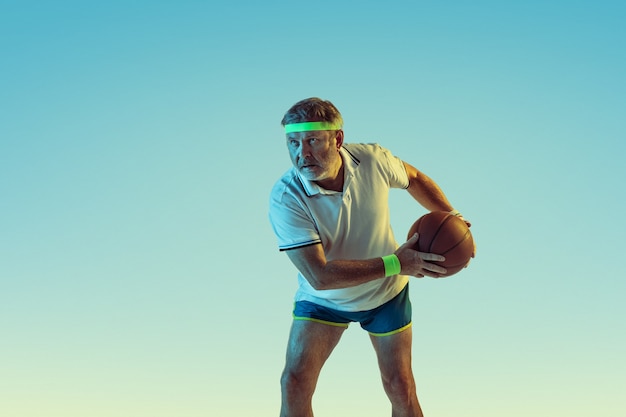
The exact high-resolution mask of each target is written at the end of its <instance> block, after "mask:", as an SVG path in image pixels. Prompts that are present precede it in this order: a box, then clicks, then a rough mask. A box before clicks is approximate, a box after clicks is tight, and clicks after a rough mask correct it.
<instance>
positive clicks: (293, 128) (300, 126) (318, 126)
mask: <svg viewBox="0 0 626 417" xmlns="http://www.w3.org/2000/svg"><path fill="white" fill-rule="evenodd" d="M340 129H341V126H339V125H337V124H334V123H330V122H304V123H292V124H288V125H285V133H293V132H310V131H312V130H340Z"/></svg>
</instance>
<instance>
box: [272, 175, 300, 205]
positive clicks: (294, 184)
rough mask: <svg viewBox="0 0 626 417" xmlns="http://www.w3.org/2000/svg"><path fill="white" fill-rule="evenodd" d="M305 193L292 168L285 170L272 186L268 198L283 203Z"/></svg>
mask: <svg viewBox="0 0 626 417" xmlns="http://www.w3.org/2000/svg"><path fill="white" fill-rule="evenodd" d="M304 193H305V190H304V186H303V184H302V182H301V181H300V178H299V177H298V174H297V173H296V170H295V169H294V168H290V169H289V170H287V171H286V172H285V173H284V174H283V175H282V176H281V177H280V178H279V179H278V180H277V181H276V182H275V183H274V186H273V187H272V191H271V193H270V200H271V201H272V202H274V203H279V204H284V203H285V202H286V201H291V202H293V201H294V199H296V200H297V199H298V197H299V196H301V195H303V194H304Z"/></svg>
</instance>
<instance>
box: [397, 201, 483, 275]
mask: <svg viewBox="0 0 626 417" xmlns="http://www.w3.org/2000/svg"><path fill="white" fill-rule="evenodd" d="M415 233H419V238H418V240H417V243H416V244H415V246H414V247H413V249H415V250H417V251H419V252H428V253H435V254H437V255H442V256H445V258H446V260H445V261H443V262H434V261H429V262H431V263H434V264H437V265H440V266H443V267H444V268H446V269H447V271H448V272H446V273H445V274H443V275H442V276H446V277H449V276H450V275H454V274H456V273H457V272H459V271H460V270H461V269H463V268H464V267H465V266H466V265H467V263H468V262H469V261H470V258H471V257H472V253H473V251H474V238H473V237H472V233H471V232H470V230H469V227H467V224H465V222H464V221H463V220H461V219H460V218H459V217H457V216H455V215H454V214H451V213H449V212H447V211H433V212H431V213H428V214H425V215H423V216H422V217H420V218H419V219H417V221H416V222H415V223H413V226H411V228H410V229H409V235H408V237H409V238H410V237H411V236H413V235H414V234H415Z"/></svg>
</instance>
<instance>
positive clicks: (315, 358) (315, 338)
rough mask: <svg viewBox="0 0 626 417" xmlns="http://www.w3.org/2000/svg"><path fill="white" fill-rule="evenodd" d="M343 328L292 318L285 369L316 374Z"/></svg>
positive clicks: (335, 344)
mask: <svg viewBox="0 0 626 417" xmlns="http://www.w3.org/2000/svg"><path fill="white" fill-rule="evenodd" d="M345 330H346V328H345V327H338V326H331V325H328V324H323V323H318V322H314V321H309V320H294V321H293V324H292V326H291V332H290V334H289V342H288V344H287V361H286V365H285V368H286V370H287V371H290V372H292V373H298V374H307V373H310V374H311V376H317V374H319V371H320V369H321V368H322V365H323V364H324V362H326V359H328V357H329V356H330V354H331V352H332V351H333V349H334V348H335V346H337V343H339V340H340V339H341V335H342V334H343V332H344V331H345Z"/></svg>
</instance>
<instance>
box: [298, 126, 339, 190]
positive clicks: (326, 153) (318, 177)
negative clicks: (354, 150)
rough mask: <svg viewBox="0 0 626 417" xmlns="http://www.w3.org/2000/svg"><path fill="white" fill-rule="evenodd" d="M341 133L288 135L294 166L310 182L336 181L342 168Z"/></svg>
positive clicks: (325, 131)
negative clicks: (340, 152)
mask: <svg viewBox="0 0 626 417" xmlns="http://www.w3.org/2000/svg"><path fill="white" fill-rule="evenodd" d="M340 132H341V131H328V130H316V131H311V132H294V133H289V134H288V135H287V149H289V156H290V157H291V162H292V163H293V166H294V167H296V169H297V170H298V172H299V173H300V174H301V175H302V176H303V177H304V178H306V179H307V180H309V181H322V180H326V179H334V178H335V177H336V176H337V175H338V172H339V168H340V167H341V155H340V154H339V148H340V147H341V142H342V138H343V136H342V134H341V133H340Z"/></svg>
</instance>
